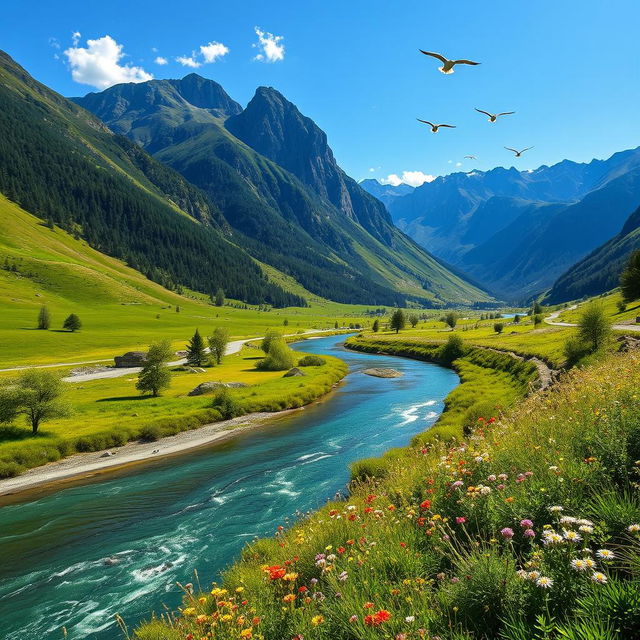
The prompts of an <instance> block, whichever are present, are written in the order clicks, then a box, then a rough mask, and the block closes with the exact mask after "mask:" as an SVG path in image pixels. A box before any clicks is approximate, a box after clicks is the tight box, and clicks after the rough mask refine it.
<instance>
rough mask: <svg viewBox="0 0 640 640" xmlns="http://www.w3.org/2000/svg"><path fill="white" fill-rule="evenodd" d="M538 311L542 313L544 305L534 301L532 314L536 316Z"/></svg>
mask: <svg viewBox="0 0 640 640" xmlns="http://www.w3.org/2000/svg"><path fill="white" fill-rule="evenodd" d="M538 313H542V305H541V304H540V303H539V302H534V303H533V307H531V315H534V316H535V315H536V314H538Z"/></svg>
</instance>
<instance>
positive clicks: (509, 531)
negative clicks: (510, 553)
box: [500, 527, 513, 540]
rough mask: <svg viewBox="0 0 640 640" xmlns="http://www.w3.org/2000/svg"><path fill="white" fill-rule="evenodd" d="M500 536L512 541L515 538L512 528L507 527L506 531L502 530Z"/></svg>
mask: <svg viewBox="0 0 640 640" xmlns="http://www.w3.org/2000/svg"><path fill="white" fill-rule="evenodd" d="M500 535H501V536H502V537H503V538H505V539H506V540H511V538H513V529H511V528H510V527H505V528H504V529H501V530H500Z"/></svg>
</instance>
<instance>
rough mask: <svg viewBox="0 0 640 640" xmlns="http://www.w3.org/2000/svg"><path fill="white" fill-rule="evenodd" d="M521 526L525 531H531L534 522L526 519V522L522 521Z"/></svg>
mask: <svg viewBox="0 0 640 640" xmlns="http://www.w3.org/2000/svg"><path fill="white" fill-rule="evenodd" d="M520 526H521V527H522V528H523V529H531V527H533V522H532V521H531V520H529V518H525V519H524V520H520Z"/></svg>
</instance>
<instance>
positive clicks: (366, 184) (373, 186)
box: [359, 178, 415, 209]
mask: <svg viewBox="0 0 640 640" xmlns="http://www.w3.org/2000/svg"><path fill="white" fill-rule="evenodd" d="M359 184H360V186H361V187H362V188H363V189H364V190H365V191H368V192H369V193H370V194H371V195H372V196H375V197H376V198H378V200H380V202H382V203H383V204H385V205H386V206H387V209H388V208H389V205H390V204H391V201H392V200H393V199H394V198H398V197H400V196H406V195H407V194H409V193H411V192H412V191H413V190H414V189H415V187H412V186H411V185H408V184H398V185H391V184H382V183H381V182H379V181H378V180H375V179H374V178H367V179H366V180H361V181H360V182H359Z"/></svg>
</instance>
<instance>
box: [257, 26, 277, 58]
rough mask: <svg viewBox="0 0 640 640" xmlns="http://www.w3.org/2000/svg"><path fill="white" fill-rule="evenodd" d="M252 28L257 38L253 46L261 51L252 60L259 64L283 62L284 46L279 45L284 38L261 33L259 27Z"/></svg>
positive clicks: (264, 32)
mask: <svg viewBox="0 0 640 640" xmlns="http://www.w3.org/2000/svg"><path fill="white" fill-rule="evenodd" d="M254 28H255V31H256V35H257V36H258V42H257V43H256V44H254V45H253V46H254V47H257V48H258V49H260V50H261V51H260V53H259V54H258V55H256V57H255V58H254V60H259V61H261V62H278V61H280V60H284V44H280V43H281V42H282V40H284V36H274V35H273V34H272V33H268V32H266V31H262V29H260V27H254Z"/></svg>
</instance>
